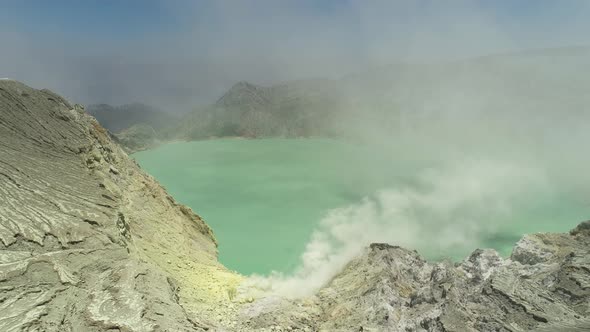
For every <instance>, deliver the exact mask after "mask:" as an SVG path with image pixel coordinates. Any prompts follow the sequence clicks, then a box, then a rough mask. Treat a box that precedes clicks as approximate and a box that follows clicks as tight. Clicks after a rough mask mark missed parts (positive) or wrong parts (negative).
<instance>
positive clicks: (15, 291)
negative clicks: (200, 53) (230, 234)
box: [0, 80, 240, 331]
mask: <svg viewBox="0 0 590 332" xmlns="http://www.w3.org/2000/svg"><path fill="white" fill-rule="evenodd" d="M0 240H1V242H0V290H1V292H0V331H20V330H26V331H106V330H113V331H116V330H122V331H151V330H158V331H162V330H168V331H189V330H191V331H192V330H195V329H196V330H199V329H200V328H201V327H206V326H209V325H211V324H213V323H211V322H208V317H209V316H211V315H210V313H209V310H210V308H220V309H219V310H222V309H223V310H224V304H225V303H226V302H229V297H228V294H229V293H230V292H231V290H232V287H235V284H236V283H237V282H238V281H239V279H240V277H239V276H238V275H236V274H234V273H232V272H229V271H227V270H226V269H225V268H224V267H223V266H221V265H220V264H219V263H217V258H216V255H217V249H216V243H215V239H214V237H213V234H212V232H211V230H210V229H209V227H208V226H207V225H206V224H205V222H204V221H203V220H201V218H200V217H199V216H197V215H196V214H195V213H193V212H192V211H191V209H190V208H188V207H186V206H183V205H180V204H178V203H177V202H175V201H174V199H173V198H172V197H170V196H169V195H168V194H167V193H166V191H165V190H164V189H163V188H162V187H161V186H160V185H159V184H158V183H157V182H156V181H155V180H154V179H153V178H151V177H150V176H148V175H146V174H145V173H144V172H143V171H142V170H140V168H139V167H138V166H137V165H136V164H135V163H134V161H132V160H131V159H130V158H129V157H127V155H126V154H125V153H124V152H123V151H122V150H121V149H120V147H119V146H117V145H116V144H114V143H113V142H112V140H111V139H110V137H109V136H108V134H107V132H106V131H105V130H104V129H103V128H102V127H101V126H100V125H99V124H98V123H97V122H96V120H95V119H94V118H92V117H91V116H89V115H87V114H85V113H84V112H83V110H82V107H81V106H79V105H70V104H69V103H68V102H67V101H66V100H64V99H63V98H61V97H60V96H58V95H56V94H54V93H52V92H50V91H47V90H41V91H38V90H35V89H32V88H30V87H27V86H25V85H24V84H21V83H19V82H15V81H10V80H2V81H0ZM204 312H206V314H205V313H204Z"/></svg>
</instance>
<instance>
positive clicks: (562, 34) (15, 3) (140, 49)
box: [0, 0, 590, 112]
mask: <svg viewBox="0 0 590 332" xmlns="http://www.w3.org/2000/svg"><path fill="white" fill-rule="evenodd" d="M588 17H590V2H589V1H584V0H580V1H576V0H561V1H549V0H534V1H533V0H528V1H525V0H511V1H508V0H498V1H484V0H480V1H476V0H473V1H462V0H450V1H436V0H430V1H428V0H415V1H409V0H408V1H379V0H375V1H360V0H358V1H357V0H323V1H319V0H318V1H311V0H300V1H295V0H293V1H286V0H285V1H281V0H275V1H270V0H269V1H263V0H259V1H254V0H243V1H238V0H235V1H224V0H220V1H213V0H211V1H208V0H203V1H198V0H195V1H189V0H141V1H140V0H120V1H114V0H53V1H45V0H0V42H1V43H2V44H1V49H2V52H0V53H1V54H0V60H1V61H0V77H10V78H14V79H18V80H21V81H23V82H25V83H27V84H29V85H32V86H33V87H36V88H49V89H51V90H54V91H56V92H58V93H60V94H62V95H65V96H66V97H67V98H69V99H71V100H73V101H75V102H80V103H85V104H88V103H111V104H123V103H129V102H145V103H150V104H154V105H156V106H158V107H161V108H164V109H166V110H171V111H178V112H184V111H188V110H190V108H191V107H194V106H196V105H199V104H206V103H210V102H213V101H215V100H216V99H217V98H218V97H219V96H220V95H221V94H222V93H223V92H224V91H226V90H227V89H228V88H230V87H231V85H233V84H234V83H235V82H237V81H242V80H247V81H251V82H254V83H258V84H263V85H269V84H273V83H277V82H283V81H288V80H296V79H309V78H335V77H339V76H342V75H346V74H349V73H354V72H359V71H363V70H367V69H368V68H374V67H375V66H380V65H386V64H392V63H397V62H437V61H446V60H449V59H461V58H469V57H474V56H480V55H488V54H497V53H506V52H513V51H518V50H525V49H535V48H550V47H566V46H572V45H588V44H590V33H589V32H590V20H587V18H588Z"/></svg>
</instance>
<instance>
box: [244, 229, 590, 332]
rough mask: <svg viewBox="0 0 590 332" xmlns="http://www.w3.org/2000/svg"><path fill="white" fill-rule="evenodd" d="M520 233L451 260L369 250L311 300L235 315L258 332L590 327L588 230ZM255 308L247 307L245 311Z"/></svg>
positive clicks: (387, 249) (382, 247)
mask: <svg viewBox="0 0 590 332" xmlns="http://www.w3.org/2000/svg"><path fill="white" fill-rule="evenodd" d="M589 225H590V224H589V222H585V223H582V224H580V225H579V226H578V227H577V228H576V229H574V230H572V232H571V234H534V235H527V236H525V237H524V238H523V240H521V241H519V243H518V244H517V245H516V246H515V248H514V253H513V255H512V258H510V259H502V258H501V257H500V256H499V255H498V253H496V252H495V251H494V250H490V249H486V250H481V249H478V250H476V251H474V252H473V254H471V255H470V256H469V257H468V258H466V259H465V260H464V261H462V262H460V263H451V262H439V263H431V262H427V261H426V260H424V259H423V258H422V257H420V255H418V254H417V253H416V252H415V251H410V250H407V249H403V248H400V247H397V246H391V245H387V244H372V245H371V246H370V247H369V248H367V250H366V252H365V253H364V254H363V255H361V256H360V257H358V258H357V259H355V260H353V261H352V262H350V263H349V264H348V265H347V266H346V267H345V269H344V270H343V271H342V272H341V273H340V274H339V275H337V276H336V277H335V278H334V279H333V280H332V281H331V282H330V283H328V284H327V285H326V286H325V287H323V288H322V289H321V290H320V291H319V292H318V293H317V294H316V295H315V296H314V297H313V298H311V299H305V300H295V301H288V300H283V302H282V303H280V302H279V301H278V300H276V299H275V300H274V301H272V303H274V304H273V305H268V302H269V300H268V299H266V300H265V301H266V302H267V304H266V305H261V303H263V301H262V300H259V301H256V302H254V303H252V304H250V306H249V307H246V308H245V309H243V311H242V315H243V317H244V323H243V324H244V325H243V326H244V329H248V330H260V331H290V330H308V331H404V332H405V331H429V332H434V331H437V332H443V331H590V232H589V231H588V230H589V229H590V226H589ZM253 308H256V310H253Z"/></svg>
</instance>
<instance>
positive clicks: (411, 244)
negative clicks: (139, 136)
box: [135, 137, 590, 297]
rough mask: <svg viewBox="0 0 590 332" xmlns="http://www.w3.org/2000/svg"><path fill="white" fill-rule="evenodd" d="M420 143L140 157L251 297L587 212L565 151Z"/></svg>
mask: <svg viewBox="0 0 590 332" xmlns="http://www.w3.org/2000/svg"><path fill="white" fill-rule="evenodd" d="M412 140H413V144H408V142H407V141H404V140H403V139H402V138H401V137H400V138H399V139H398V140H390V141H388V142H387V144H378V143H367V142H365V143H354V142H349V141H337V140H326V139H258V140H239V139H225V140H210V141H201V142H189V143H174V144H169V145H165V146H162V147H160V148H158V149H155V150H151V151H144V152H141V153H137V154H135V158H137V160H138V161H139V162H140V164H141V165H142V166H143V167H144V168H145V169H146V170H147V171H148V172H150V173H151V174H153V175H154V176H156V178H157V179H158V180H159V181H161V182H162V184H163V185H164V186H165V187H166V188H167V189H168V190H169V191H170V192H171V194H173V195H174V196H175V197H177V198H178V199H179V200H180V201H181V202H183V203H186V204H188V205H190V206H191V207H193V208H194V209H195V210H196V211H199V213H200V214H201V215H202V216H203V217H204V218H205V220H206V221H207V222H208V223H209V224H210V225H211V226H212V228H213V230H214V232H215V234H216V236H217V237H218V240H219V243H220V260H221V262H222V263H224V264H225V265H226V266H228V267H229V268H231V269H235V270H237V271H238V272H241V273H244V274H253V276H252V277H251V278H250V279H249V280H248V281H247V283H246V284H245V286H244V287H245V288H246V289H248V291H247V292H250V293H258V292H262V293H266V292H274V293H279V294H282V295H285V296H292V297H298V296H304V295H306V294H311V293H312V292H313V291H314V290H316V289H317V288H319V287H321V286H322V285H323V284H325V283H326V282H327V281H329V280H330V278H332V277H333V276H334V275H335V274H336V273H338V271H340V270H341V269H342V268H343V267H344V265H345V264H346V263H347V262H349V261H350V259H352V258H354V257H355V256H357V255H358V254H360V253H361V252H362V251H363V250H364V248H365V247H367V246H368V245H369V244H370V243H374V242H386V243H390V244H395V245H401V246H404V247H406V248H410V249H416V250H418V252H419V253H420V254H422V255H424V256H425V257H427V258H428V259H433V260H437V259H445V258H450V259H453V260H460V259H463V258H464V257H466V256H467V255H468V254H469V253H470V252H471V251H473V250H474V249H476V248H490V247H491V248H494V249H496V250H498V251H499V252H500V253H501V254H503V255H505V256H507V255H509V253H510V250H511V248H512V246H513V245H514V243H515V241H517V240H518V239H519V238H520V237H521V236H522V235H523V234H525V233H532V232H548V231H558V232H562V231H567V230H569V229H571V228H572V227H574V226H575V225H576V224H577V223H579V222H580V221H581V220H584V219H587V217H588V216H589V215H590V201H589V200H588V199H587V197H589V196H588V189H587V188H586V186H584V185H582V186H580V184H579V182H578V180H580V177H572V174H571V173H570V174H568V173H567V172H569V171H571V167H572V165H569V166H568V165H567V164H566V163H565V159H564V160H561V161H560V160H557V159H555V160H552V161H550V160H542V159H543V158H546V157H547V155H546V154H545V153H538V154H536V155H535V156H534V157H533V156H532V155H531V154H530V153H524V152H523V151H524V150H520V148H515V149H507V147H508V146H502V145H501V144H500V141H501V140H497V143H498V146H495V147H490V146H488V147H484V145H479V146H480V147H482V149H481V151H479V152H478V151H477V150H476V149H468V148H463V149H460V151H457V150H456V149H454V148H453V147H452V146H449V145H447V144H446V143H445V142H443V141H440V140H439V142H438V144H435V143H434V142H432V141H430V140H426V141H429V142H428V144H429V145H423V144H418V142H421V143H426V142H425V141H419V140H414V139H412ZM447 143H448V142H447ZM554 143H556V142H554ZM516 151H521V152H523V153H517V152H516ZM544 152H548V151H544ZM555 152H556V154H555V157H557V156H558V153H559V151H555ZM561 153H562V154H561V155H562V156H563V153H564V151H561ZM568 168H569V170H568Z"/></svg>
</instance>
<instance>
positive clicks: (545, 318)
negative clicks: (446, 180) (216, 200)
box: [0, 80, 590, 332]
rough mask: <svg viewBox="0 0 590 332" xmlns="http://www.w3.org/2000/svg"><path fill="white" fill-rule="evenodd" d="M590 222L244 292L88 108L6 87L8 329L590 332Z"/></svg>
mask: <svg viewBox="0 0 590 332" xmlns="http://www.w3.org/2000/svg"><path fill="white" fill-rule="evenodd" d="M589 249H590V222H584V223H582V224H580V225H579V226H578V227H577V228H576V229H574V230H572V231H571V232H570V233H569V234H534V235H527V236H525V237H524V238H523V239H521V240H520V241H519V242H518V243H517V244H516V246H515V248H514V251H513V253H512V256H511V257H510V258H508V259H503V258H501V257H500V256H499V255H498V254H497V253H496V252H495V251H493V250H488V249H486V250H481V249H478V250H476V251H474V252H473V254H471V255H470V256H469V257H468V258H466V259H465V260H464V261H462V262H459V263H452V262H438V263H431V262H427V261H426V260H424V259H423V258H422V257H420V255H418V253H416V252H414V251H410V250H407V249H403V248H400V247H396V246H391V245H388V244H372V245H370V246H369V248H367V249H366V251H365V252H364V253H363V254H362V255H360V256H359V257H357V258H356V259H354V260H353V261H351V262H350V263H349V264H348V265H347V266H346V267H345V268H344V269H343V271H342V272H341V273H339V274H338V275H337V276H335V277H334V278H333V279H332V281H331V282H329V283H328V284H327V285H325V286H324V287H323V288H322V289H321V290H319V291H318V292H317V294H316V295H315V296H312V297H310V298H306V299H299V300H289V299H284V298H280V297H278V296H276V295H272V294H268V295H266V296H263V297H261V298H258V299H241V298H240V296H236V294H237V293H238V291H237V289H238V285H239V283H240V282H241V280H242V277H241V276H239V275H238V274H236V273H233V272H231V271H228V270H227V269H225V268H224V267H223V266H222V265H220V264H219V263H218V262H217V258H216V242H215V239H214V237H213V234H212V232H211V230H210V229H209V227H208V226H207V225H206V224H205V222H204V221H203V220H202V219H201V218H200V217H199V216H197V215H196V214H195V213H193V212H192V211H191V209H189V208H188V207H186V206H183V205H180V204H178V203H176V202H175V201H174V199H173V198H172V197H170V196H169V195H168V194H167V193H166V191H165V190H164V189H163V188H162V187H161V186H160V185H159V184H158V183H157V182H156V181H155V180H154V179H153V178H151V177H150V176H148V175H146V174H145V173H144V172H143V171H142V170H141V169H140V168H139V167H138V166H137V165H136V164H135V163H134V162H133V161H132V160H131V159H130V158H129V157H128V156H127V155H126V154H125V153H124V152H123V151H122V150H121V148H120V147H119V146H118V145H117V144H115V143H114V142H113V141H112V139H111V138H110V137H109V135H108V133H107V132H106V131H105V130H104V129H103V128H102V127H101V126H100V125H99V124H98V123H97V122H96V120H95V119H94V118H92V117H91V116H89V115H86V114H85V113H84V112H83V111H82V107H81V106H79V105H70V104H69V103H68V102H67V101H66V100H64V99H63V98H61V97H59V96H57V95H55V94H54V93H52V92H50V91H47V90H41V91H39V90H35V89H32V88H30V87H27V86H25V85H23V84H21V83H18V82H15V81H10V80H2V81H0V331H200V330H219V331H250V330H260V331H293V330H303V331H539V332H541V331H543V332H545V331H546V332H549V331H590V252H589Z"/></svg>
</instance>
